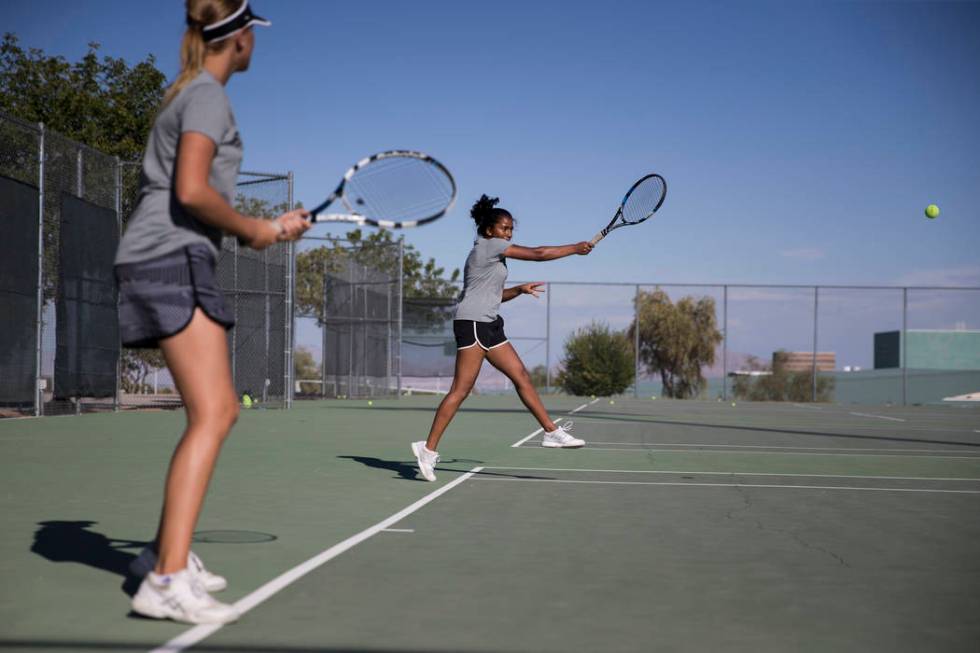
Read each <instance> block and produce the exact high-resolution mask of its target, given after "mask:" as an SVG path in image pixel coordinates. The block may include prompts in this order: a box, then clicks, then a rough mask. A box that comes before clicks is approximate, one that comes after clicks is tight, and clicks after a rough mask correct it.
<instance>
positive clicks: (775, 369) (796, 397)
mask: <svg viewBox="0 0 980 653" xmlns="http://www.w3.org/2000/svg"><path fill="white" fill-rule="evenodd" d="M787 358H788V357H787V355H786V352H785V351H783V350H780V351H777V352H775V353H774V354H773V355H772V365H766V364H764V363H762V362H761V361H759V359H758V358H756V357H755V356H750V357H749V368H748V369H751V370H760V371H768V372H770V374H764V375H761V376H736V377H735V381H734V383H733V384H732V394H734V395H735V398H736V399H741V400H743V401H746V400H747V401H795V402H807V401H812V400H813V371H812V370H808V371H803V372H791V371H789V370H787V369H786V360H787ZM834 386H835V382H834V379H833V378H832V377H828V376H820V375H817V401H830V400H831V397H832V396H833V392H834Z"/></svg>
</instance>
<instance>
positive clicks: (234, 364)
mask: <svg viewBox="0 0 980 653" xmlns="http://www.w3.org/2000/svg"><path fill="white" fill-rule="evenodd" d="M232 247H233V248H234V249H233V250H232V254H233V256H232V259H231V261H232V265H231V270H232V275H231V288H232V290H231V296H232V302H234V305H235V327H234V328H233V329H232V330H231V333H230V335H231V385H232V387H233V388H234V390H235V397H236V398H238V399H239V400H240V399H241V396H240V395H239V394H238V328H239V327H238V239H237V238H236V239H233V240H232Z"/></svg>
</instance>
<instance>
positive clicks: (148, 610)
mask: <svg viewBox="0 0 980 653" xmlns="http://www.w3.org/2000/svg"><path fill="white" fill-rule="evenodd" d="M130 607H131V608H132V609H133V612H135V613H136V614H140V615H143V616H144V617H149V618H151V619H169V620H170V621H176V622H177V623H182V624H191V625H199V624H230V623H232V622H233V621H237V620H238V616H237V615H236V616H235V617H232V618H231V619H227V620H222V619H214V620H210V621H209V620H201V621H191V620H190V619H183V618H181V617H180V616H179V615H175V614H172V613H170V612H168V611H166V610H160V609H158V608H156V606H155V605H152V604H148V605H144V604H143V602H142V601H139V600H137V599H133V601H132V603H130Z"/></svg>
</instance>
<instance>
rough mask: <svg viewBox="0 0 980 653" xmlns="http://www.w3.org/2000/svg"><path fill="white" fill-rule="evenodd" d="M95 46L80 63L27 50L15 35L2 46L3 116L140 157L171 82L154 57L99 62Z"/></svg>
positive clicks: (0, 97)
mask: <svg viewBox="0 0 980 653" xmlns="http://www.w3.org/2000/svg"><path fill="white" fill-rule="evenodd" d="M98 50H99V44H98V43H90V44H89V46H88V52H86V53H85V55H83V56H82V58H81V60H80V61H77V62H75V63H71V62H69V61H67V60H66V59H65V58H64V57H60V56H58V57H52V56H48V55H46V54H44V52H43V51H41V50H39V49H37V48H30V49H29V50H27V51H25V50H23V49H22V48H21V47H20V45H19V44H18V39H17V37H16V36H15V35H14V34H10V33H7V34H4V36H3V41H2V42H0V110H3V111H6V112H8V113H11V114H13V115H15V116H17V117H19V118H21V119H23V120H27V121H30V122H43V123H44V124H45V125H46V126H47V127H49V128H51V129H54V130H55V131H57V132H60V133H61V134H63V135H65V136H67V137H69V138H72V139H75V140H77V141H81V142H82V143H85V144H86V145H88V146H89V147H93V148H95V149H97V150H99V151H101V152H105V153H106V154H109V155H112V156H118V157H119V158H120V159H123V160H124V161H128V160H132V159H135V158H137V157H139V156H140V155H141V154H142V152H143V147H144V144H145V143H146V137H147V134H149V131H150V127H151V125H152V123H153V118H154V116H155V115H156V112H157V108H158V107H159V106H160V101H161V100H162V99H163V91H164V86H165V83H166V77H165V76H164V74H163V73H162V72H160V71H159V70H158V69H157V67H156V60H155V59H154V58H153V56H152V55H148V56H147V57H146V59H144V60H143V61H140V62H138V63H136V64H135V65H133V66H129V65H128V64H127V63H126V62H125V61H124V60H123V59H117V58H114V57H103V58H102V59H101V60H100V59H99V56H98Z"/></svg>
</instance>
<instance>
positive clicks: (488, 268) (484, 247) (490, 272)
mask: <svg viewBox="0 0 980 653" xmlns="http://www.w3.org/2000/svg"><path fill="white" fill-rule="evenodd" d="M508 247H510V241H508V240H505V239H503V238H484V237H482V236H478V237H477V239H476V241H475V242H474V243H473V249H472V250H470V255H469V256H467V257H466V266H465V267H464V268H463V294H462V295H461V296H460V298H459V305H458V306H457V307H456V319H457V320H475V321H477V322H493V321H494V320H496V319H497V310H498V309H499V308H500V300H501V298H502V296H503V293H504V282H505V281H507V261H506V259H505V258H504V250H505V249H507V248H508Z"/></svg>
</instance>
